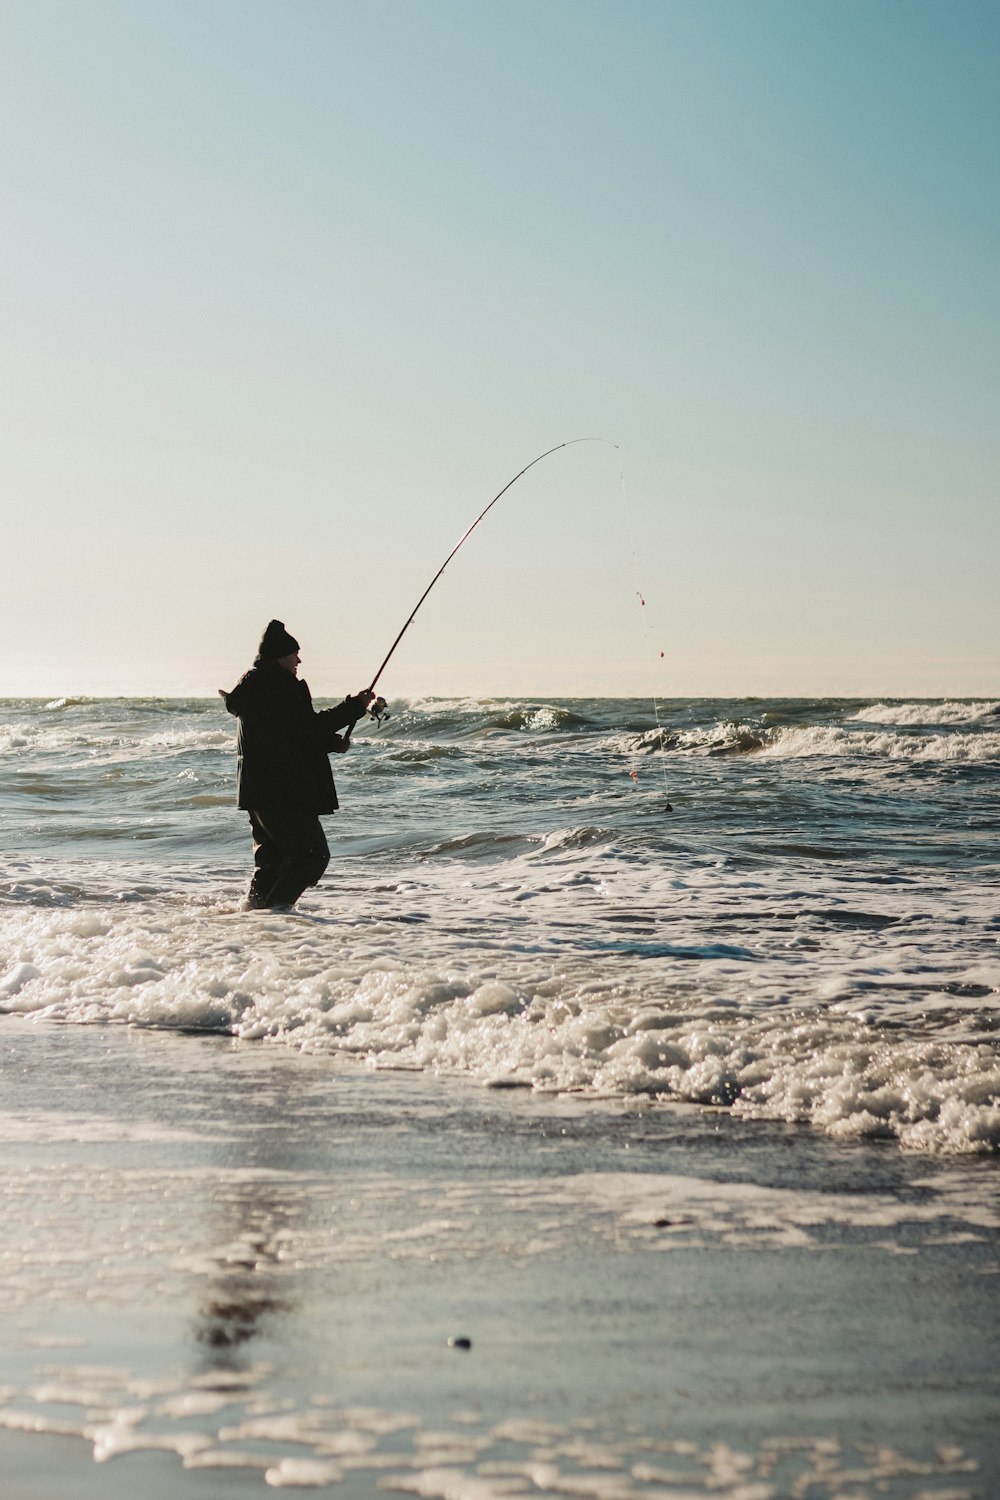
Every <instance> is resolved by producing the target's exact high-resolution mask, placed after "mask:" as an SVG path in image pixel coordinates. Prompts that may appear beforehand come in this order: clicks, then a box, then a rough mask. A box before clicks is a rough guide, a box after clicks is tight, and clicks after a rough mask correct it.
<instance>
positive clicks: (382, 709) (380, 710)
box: [367, 697, 389, 724]
mask: <svg viewBox="0 0 1000 1500" xmlns="http://www.w3.org/2000/svg"><path fill="white" fill-rule="evenodd" d="M367 712H368V717H369V718H370V719H374V720H375V723H376V724H381V723H382V720H383V719H387V718H388V717H389V706H388V704H387V703H386V701H385V699H384V698H382V697H378V698H373V699H372V701H371V702H370V703H369V705H368V709H367Z"/></svg>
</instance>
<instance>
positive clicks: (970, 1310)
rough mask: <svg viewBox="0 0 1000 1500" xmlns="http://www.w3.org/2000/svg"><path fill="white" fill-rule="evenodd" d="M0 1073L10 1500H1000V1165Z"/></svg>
mask: <svg viewBox="0 0 1000 1500" xmlns="http://www.w3.org/2000/svg"><path fill="white" fill-rule="evenodd" d="M0 1083H2V1090H3V1093H2V1100H0V1136H2V1145H3V1151H2V1163H0V1197H2V1211H3V1222H4V1230H3V1234H2V1241H0V1245H2V1248H0V1272H2V1278H0V1289H2V1290H0V1335H2V1347H3V1351H4V1353H3V1357H2V1362H0V1500H63V1496H69V1495H71V1494H72V1495H73V1496H74V1497H77V1500H79V1497H83V1500H87V1497H89V1496H91V1495H93V1496H95V1497H96V1496H97V1495H101V1496H102V1497H111V1500H115V1497H117V1496H121V1497H122V1500H124V1497H126V1496H128V1497H130V1500H131V1497H133V1496H134V1495H135V1494H136V1493H141V1494H142V1495H143V1496H144V1500H160V1497H161V1496H162V1497H163V1500H166V1497H168V1496H169V1497H172V1500H173V1497H178V1496H180V1497H189V1500H214V1497H215V1496H219V1497H228V1496H236V1495H240V1496H244V1495H249V1494H256V1493H259V1494H266V1493H269V1492H270V1491H272V1490H273V1489H275V1488H283V1487H287V1488H296V1489H298V1488H305V1489H307V1490H310V1491H311V1492H312V1493H314V1494H320V1495H322V1494H330V1495H337V1496H343V1497H345V1500H348V1497H354V1496H358V1497H360V1496H365V1495H373V1494H377V1493H387V1494H392V1493H398V1494H407V1493H410V1494H421V1495H440V1496H442V1497H456V1496H457V1497H459V1500H466V1497H467V1500H490V1497H494V1496H506V1495H516V1494H532V1495H539V1494H542V1495H545V1494H550V1495H567V1494H574V1495H589V1496H594V1497H598V1500H601V1497H604V1500H639V1497H643V1496H645V1497H652V1496H659V1497H664V1496H670V1497H674V1500H683V1497H690V1496H691V1495H693V1494H711V1495H714V1496H721V1497H723V1500H776V1497H782V1496H785V1495H788V1496H792V1495H801V1496H803V1497H808V1500H812V1497H813V1496H814V1495H818V1496H830V1497H833V1496H841V1495H849V1496H851V1500H861V1497H864V1496H871V1497H873V1500H874V1497H875V1496H876V1495H878V1496H885V1495H888V1496H890V1497H894V1496H899V1497H907V1500H918V1497H919V1500H927V1497H930V1496H934V1497H937V1500H943V1497H945V1496H947V1497H949V1500H957V1497H963V1500H964V1497H982V1500H987V1497H990V1496H992V1495H994V1494H995V1493H996V1492H997V1490H998V1488H1000V1376H998V1370H997V1362H996V1349H997V1347H998V1334H1000V1250H998V1238H997V1229H998V1226H1000V1211H998V1205H997V1192H996V1188H997V1180H998V1179H997V1167H996V1163H995V1162H994V1161H991V1160H981V1159H975V1160H960V1161H955V1160H950V1161H943V1160H939V1159H936V1158H933V1157H927V1156H922V1157H921V1156H916V1155H905V1154H902V1153H900V1151H899V1150H898V1148H897V1147H896V1146H895V1145H889V1144H887V1145H885V1146H878V1145H871V1144H866V1145H858V1144H838V1143H836V1142H832V1141H830V1140H829V1139H826V1138H823V1137H819V1136H816V1135H813V1134H811V1133H810V1132H808V1131H806V1130H803V1129H798V1128H791V1127H784V1126H776V1125H767V1124H757V1125H755V1124H748V1123H747V1122H734V1121H732V1120H731V1119H730V1118H729V1117H728V1116H727V1115H726V1114H725V1113H722V1112H713V1111H701V1110H695V1109H690V1108H688V1109H684V1110H669V1109H665V1108H649V1107H647V1106H642V1105H635V1106H630V1107H623V1106H622V1105H621V1104H620V1103H616V1104H611V1103H608V1104H601V1103H594V1102H591V1103H587V1104H584V1103H582V1102H579V1101H575V1100H573V1099H545V1098H539V1097H537V1096H533V1095H530V1094H527V1093H525V1092H523V1091H502V1092H496V1091H492V1092H491V1091H489V1090H483V1089H478V1088H473V1087H471V1086H470V1085H468V1084H467V1083H463V1082H459V1081H454V1080H444V1079H434V1078H428V1077H426V1076H422V1075H416V1074H393V1073H373V1072H371V1071H369V1070H367V1069H365V1068H363V1067H353V1066H347V1065H343V1064H338V1065H335V1064H333V1063H332V1062H330V1061H329V1060H328V1059H322V1058H309V1057H302V1056H297V1055H295V1054H293V1053H291V1052H290V1051H289V1050H288V1049H287V1048H280V1049H278V1048H273V1049H272V1048H270V1047H268V1046H267V1045H260V1044H241V1045H238V1044H234V1043H232V1042H230V1041H228V1040H226V1039H224V1038H218V1037H209V1036H197V1037H194V1036H192V1037H185V1036H181V1035H177V1034H169V1035H168V1034H160V1033H155V1032H143V1031H135V1030H126V1029H124V1028H114V1029H111V1028H99V1027H92V1028H84V1029H82V1030H81V1029H80V1028H72V1029H69V1028H59V1027H53V1026H45V1025H33V1024H30V1023H27V1022H21V1021H16V1020H9V1019H5V1020H4V1021H3V1022H2V1026H0ZM462 1341H468V1344H469V1347H463V1344H462Z"/></svg>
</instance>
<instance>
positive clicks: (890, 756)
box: [761, 725, 1000, 762]
mask: <svg viewBox="0 0 1000 1500" xmlns="http://www.w3.org/2000/svg"><path fill="white" fill-rule="evenodd" d="M761 754H762V755H766V756H776V757H782V758H784V757H792V756H807V755H816V756H820V755H833V756H857V755H863V756H866V757H867V756H875V757H879V758H881V759H885V760H908V761H927V762H931V761H993V760H1000V732H998V733H996V734H984V733H974V734H946V735H945V734H931V735H914V734H893V733H892V732H891V731H888V730H884V731H878V730H870V731H867V732H865V731H861V730H846V729H841V728H838V727H837V726H835V725H811V726H809V727H808V728H802V729H800V728H785V729H775V730H771V731H769V732H768V736H767V738H766V739H765V741H764V743H763V744H762V745H761Z"/></svg>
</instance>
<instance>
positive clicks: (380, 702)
mask: <svg viewBox="0 0 1000 1500" xmlns="http://www.w3.org/2000/svg"><path fill="white" fill-rule="evenodd" d="M575 443H604V444H606V445H607V446H608V447H609V448H617V447H618V444H617V443H613V442H611V440H610V438H569V439H568V441H567V442H565V443H556V445H555V447H554V448H546V450H545V452H544V453H539V455H538V457H537V458H533V459H532V460H531V463H530V464H525V466H524V468H523V469H519V470H518V472H517V473H516V474H515V475H514V478H513V479H508V481H507V483H506V484H505V485H504V487H503V489H502V490H500V491H499V492H498V493H497V494H496V495H494V496H493V499H492V500H491V501H490V503H489V505H487V506H485V507H484V508H483V509H482V510H481V511H480V512H479V515H478V516H477V517H476V519H475V520H474V521H473V523H472V525H471V526H470V527H469V528H468V529H467V530H466V531H464V532H463V533H462V535H461V536H460V537H459V539H458V541H457V542H456V543H455V545H454V547H452V549H451V551H450V552H449V553H448V556H447V557H446V558H445V560H444V562H443V563H442V564H441V566H440V567H439V568H438V570H437V572H436V573H435V574H434V577H433V578H432V579H431V581H430V583H429V584H428V585H427V587H426V588H425V589H424V591H423V593H422V594H421V595H420V598H419V599H418V600H417V602H416V604H415V605H414V606H413V608H412V610H411V611H410V613H409V615H408V617H407V620H406V623H405V624H404V626H403V628H402V630H401V631H400V632H399V634H398V635H397V637H396V639H395V640H394V641H393V643H392V645H391V646H390V647H389V649H388V651H387V652H386V654H385V656H384V658H383V660H382V665H381V666H380V667H379V669H378V671H377V672H376V673H375V676H374V677H373V678H372V680H371V683H370V684H369V687H368V692H369V693H373V692H374V691H375V686H376V684H377V682H378V680H379V678H380V677H381V676H382V673H383V672H384V671H385V669H386V667H387V666H388V665H389V662H390V661H391V660H392V657H393V653H394V652H395V650H396V647H397V646H398V645H399V643H400V641H401V640H402V639H403V636H404V635H405V634H406V632H407V631H408V630H409V628H410V626H411V625H412V624H413V621H414V619H415V618H416V614H417V610H418V609H419V608H420V606H421V605H422V604H423V602H424V600H425V599H426V598H427V595H428V594H429V593H430V591H431V589H432V588H433V587H434V585H435V584H436V583H437V581H438V579H439V578H440V577H441V574H442V573H443V572H444V570H445V568H446V567H447V566H448V564H449V563H450V562H451V560H452V558H453V557H454V556H455V553H456V552H458V551H459V549H460V548H461V547H463V546H464V545H465V543H466V542H467V541H468V540H469V537H470V536H471V535H472V533H473V532H474V531H475V529H476V527H477V526H478V525H479V523H480V521H482V520H483V519H484V518H485V517H486V516H488V515H489V513H490V511H491V510H492V509H493V507H494V505H496V503H497V501H498V500H500V499H502V498H503V496H504V495H506V493H507V491H508V490H509V489H510V488H511V486H512V485H515V484H516V483H517V481H518V480H519V479H521V478H522V477H523V475H525V474H527V472H528V470H529V469H533V468H534V467H535V465H536V464H540V463H541V461H542V459H543V458H549V457H550V456H551V455H552V454H553V453H558V452H559V451H560V449H561V448H572V447H573V445H574V444H575ZM366 711H367V712H368V713H369V714H370V715H371V717H372V718H373V719H374V720H375V721H376V723H378V724H381V722H382V720H383V719H386V718H388V712H387V710H386V706H385V699H384V698H380V697H376V699H375V701H374V702H373V703H372V704H371V706H370V707H369V708H368V709H367V710H366ZM355 723H357V720H355ZM353 728H354V725H353V724H352V725H351V726H350V728H349V729H348V730H347V731H346V733H345V735H344V738H345V739H347V738H349V737H350V733H351V729H353Z"/></svg>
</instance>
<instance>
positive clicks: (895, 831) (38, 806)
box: [0, 699, 1000, 1155]
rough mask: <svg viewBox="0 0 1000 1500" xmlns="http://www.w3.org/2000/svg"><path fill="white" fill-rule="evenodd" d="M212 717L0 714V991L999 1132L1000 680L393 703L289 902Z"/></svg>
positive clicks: (915, 1141)
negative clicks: (857, 690)
mask: <svg viewBox="0 0 1000 1500" xmlns="http://www.w3.org/2000/svg"><path fill="white" fill-rule="evenodd" d="M233 728H234V725H233V721H232V720H231V719H230V718H229V717H228V715H227V714H226V713H225V712H224V710H223V709H222V707H221V705H220V704H219V703H218V702H217V701H201V700H185V701H167V700H148V701H142V700H107V701H89V700H85V701H81V700H73V699H57V700H55V701H52V702H44V703H43V702H34V701H20V702H10V701H8V702H6V703H4V704H2V706H0V754H2V756H3V763H4V777H3V785H2V791H0V796H2V813H3V821H4V828H5V835H6V836H5V845H6V852H5V855H4V860H3V864H2V866H0V903H2V910H3V947H2V950H0V955H2V956H0V1008H2V1009H3V1010H4V1011H6V1012H10V1013H16V1014H20V1015H31V1016H34V1017H37V1018H39V1019H45V1020H53V1021H61V1022H74V1023H85V1024H96V1025H130V1026H142V1027H158V1028H163V1029H167V1030H185V1031H188V1030H203V1031H206V1032H208V1031H214V1032H221V1033H224V1034H226V1035H232V1036H235V1037H240V1038H244V1039H248V1040H250V1039H253V1040H260V1041H261V1042H264V1043H266V1044H267V1045H269V1046H275V1045H278V1046H284V1047H291V1048H293V1049H297V1050H308V1051H312V1052H318V1053H324V1054H327V1053H328V1054H340V1055H346V1056H350V1057H352V1058H355V1059H357V1060H358V1061H359V1062H364V1063H366V1064H368V1065H369V1066H372V1067H376V1068H381V1067H407V1068H419V1069H423V1070H427V1071H430V1072H433V1073H435V1074H438V1075H441V1076H442V1078H445V1077H447V1076H450V1075H455V1074H458V1075H460V1076H463V1077H468V1078H473V1079H475V1080H476V1081H478V1082H481V1083H483V1084H487V1085H490V1086H493V1087H525V1088H531V1089H533V1090H537V1091H543V1092H551V1093H560V1094H563V1093H566V1092H568V1091H572V1092H574V1093H580V1094H583V1095H585V1096H587V1097H592V1098H601V1099H615V1098H634V1097H641V1098H645V1099H649V1100H651V1101H657V1100H666V1101H675V1102H676V1101H680V1102H688V1103H693V1104H699V1105H705V1106H711V1107H715V1108H720V1109H724V1110H726V1111H728V1112H729V1114H730V1115H731V1116H733V1117H734V1118H737V1119H743V1120H759V1119H762V1118H769V1119H780V1120H785V1121H789V1122H797V1123H801V1124H803V1125H806V1126H810V1127H812V1128H813V1129H817V1130H821V1131H824V1132H826V1133H828V1134H830V1135H832V1136H835V1137H838V1138H872V1137H875V1138H887V1139H891V1140H894V1141H896V1142H898V1143H899V1144H900V1145H901V1146H902V1147H905V1148H910V1149H917V1150H921V1151H927V1152H932V1153H938V1154H943V1155H948V1154H953V1153H963V1152H992V1151H995V1150H996V1148H997V1146H998V1145H1000V1105H998V1093H1000V1058H998V1031H997V1028H998V1025H1000V1002H998V995H1000V946H998V944H1000V900H998V891H1000V849H998V844H997V834H998V830H1000V774H998V773H1000V703H996V702H965V701H963V702H951V701H946V702H923V703H897V702H891V703H890V702H884V703H872V702H860V701H844V700H825V701H824V700H818V701H791V700H777V701H764V700H753V701H736V702H733V701H709V700H690V701H684V702H670V703H668V704H666V705H664V707H663V709H662V710H661V711H660V714H659V723H657V719H656V715H655V714H654V710H653V708H652V706H651V705H648V704H643V703H640V702H635V701H621V702H619V701H613V700H605V699H589V700H573V701H569V700H559V701H553V702H533V701H529V702H514V701H504V702H497V701H461V702H459V701H441V700H429V701H418V702H397V703H394V704H392V705H391V717H390V719H389V720H388V721H387V722H386V723H384V724H383V725H382V727H380V728H376V727H375V726H373V725H369V724H366V725H365V726H363V727H360V728H359V730H358V731H357V732H356V735H355V742H354V745H353V748H352V751H351V752H350V753H349V755H348V756H345V757H335V758H334V764H335V771H336V774H337V778H338V782H339V786H340V792H341V802H342V809H341V811H340V812H339V813H338V814H337V815H336V816H335V817H334V818H332V819H330V820H328V828H329V831H330V834H331V847H332V850H333V859H332V863H331V866H330V869H329V871H328V873H327V876H326V878H325V879H324V881H323V883H322V885H321V886H320V887H318V888H317V889H316V890H315V891H312V892H308V893H307V894H306V896H305V897H304V898H303V899H302V901H301V903H300V906H299V909H298V912H297V913H296V914H295V915H294V916H293V917H292V918H290V919H289V920H285V919H283V918H281V917H272V916H262V915H260V914H254V913H249V914H240V913H238V911H237V908H238V905H239V901H240V898H241V895H242V892H243V889H244V887H245V885H246V883H247V880H248V874H249V866H250V859H249V855H250V842H249V835H248V827H247V821H246V818H245V815H244V814H243V813H241V812H239V811H238V810H237V809H236V808H235V806H234V805H233V803H234V795H233V784H234V752H233ZM668 809H669V810H668Z"/></svg>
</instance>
